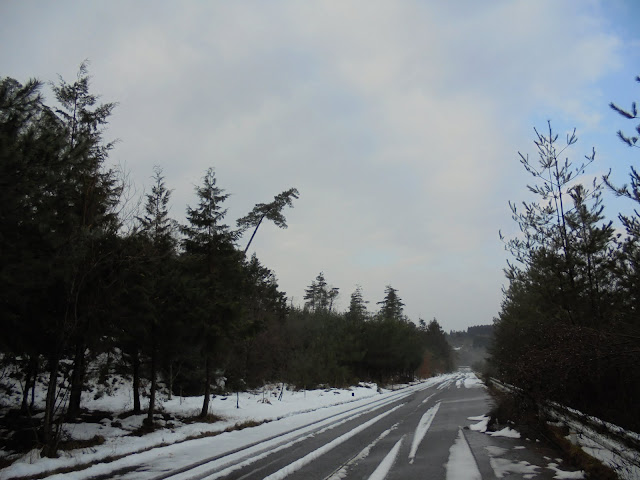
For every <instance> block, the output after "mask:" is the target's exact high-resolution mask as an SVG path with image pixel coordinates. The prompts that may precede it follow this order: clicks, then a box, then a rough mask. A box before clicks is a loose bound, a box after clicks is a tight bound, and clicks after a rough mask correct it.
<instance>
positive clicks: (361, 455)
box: [324, 423, 399, 480]
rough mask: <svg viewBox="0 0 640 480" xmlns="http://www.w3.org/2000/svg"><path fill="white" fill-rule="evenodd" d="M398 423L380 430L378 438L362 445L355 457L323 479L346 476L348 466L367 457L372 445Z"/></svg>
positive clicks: (337, 478) (341, 478) (331, 479)
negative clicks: (364, 445) (382, 430)
mask: <svg viewBox="0 0 640 480" xmlns="http://www.w3.org/2000/svg"><path fill="white" fill-rule="evenodd" d="M398 425H399V423H396V424H395V425H393V426H392V427H391V428H389V429H387V430H385V431H384V432H382V433H381V434H380V435H379V436H378V438H376V439H375V440H374V441H373V442H371V443H370V444H369V445H367V446H366V447H364V448H363V449H362V450H361V451H360V453H358V454H357V455H356V456H355V457H353V458H352V459H351V460H349V461H348V462H347V463H345V464H344V465H342V466H341V467H340V468H339V469H338V470H336V471H335V472H333V473H332V474H331V475H329V476H328V477H326V478H325V479H324V480H343V479H344V478H345V477H346V476H347V471H348V470H349V468H350V467H352V466H353V465H355V464H357V463H358V462H359V461H361V460H363V459H365V458H367V457H368V456H369V454H370V453H371V449H372V448H373V447H375V446H376V445H377V444H378V442H379V441H380V440H382V439H383V438H385V437H386V436H387V435H389V434H390V433H391V432H392V431H393V430H395V429H396V428H397V427H398Z"/></svg>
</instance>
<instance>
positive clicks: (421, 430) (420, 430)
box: [409, 402, 440, 463]
mask: <svg viewBox="0 0 640 480" xmlns="http://www.w3.org/2000/svg"><path fill="white" fill-rule="evenodd" d="M439 408H440V402H438V403H436V404H435V405H434V406H433V407H431V408H430V409H429V410H427V411H426V413H425V414H424V415H423V416H422V418H421V419H420V422H419V423H418V426H417V427H416V431H415V433H414V434H413V442H411V451H410V452H409V463H413V459H414V458H415V456H416V451H417V450H418V447H419V446H420V443H422V440H423V439H424V436H425V435H426V434H427V431H428V430H429V427H431V422H433V419H434V417H435V416H436V413H438V409H439Z"/></svg>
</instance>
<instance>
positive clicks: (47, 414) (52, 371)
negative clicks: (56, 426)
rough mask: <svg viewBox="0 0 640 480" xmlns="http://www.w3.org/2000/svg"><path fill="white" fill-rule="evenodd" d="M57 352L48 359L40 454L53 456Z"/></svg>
mask: <svg viewBox="0 0 640 480" xmlns="http://www.w3.org/2000/svg"><path fill="white" fill-rule="evenodd" d="M59 363H60V360H59V358H58V353H57V352H56V353H53V354H52V355H51V358H50V359H49V385H48V387H47V401H46V404H45V409H44V422H43V426H42V437H43V438H42V439H43V441H44V444H45V446H44V448H43V450H42V454H43V455H44V456H45V457H51V458H53V457H55V456H56V451H57V441H56V436H55V435H54V432H53V421H54V418H53V416H54V414H55V408H56V387H57V383H58V364H59Z"/></svg>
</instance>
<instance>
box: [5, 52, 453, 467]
mask: <svg viewBox="0 0 640 480" xmlns="http://www.w3.org/2000/svg"><path fill="white" fill-rule="evenodd" d="M89 87H90V82H89V75H88V72H87V68H86V65H85V64H83V65H82V66H81V68H80V70H79V73H78V77H77V79H76V81H75V82H73V83H71V84H69V83H67V82H65V81H64V80H60V81H59V83H58V84H56V85H54V86H53V93H54V95H55V99H56V105H55V106H48V105H47V104H45V100H44V98H43V96H42V94H41V92H40V90H41V83H40V82H38V81H35V80H31V81H29V82H27V83H26V84H24V85H22V84H20V83H19V82H17V81H16V80H13V79H11V78H2V79H0V229H1V230H0V322H1V323H0V328H1V331H2V332H3V334H2V335H1V336H0V353H1V354H2V359H3V361H5V362H14V363H16V364H18V365H20V368H21V371H22V377H21V382H22V385H23V386H24V388H23V402H22V413H23V414H25V415H28V414H31V413H32V409H33V404H32V403H33V396H31V398H30V395H29V393H30V391H31V392H32V391H33V388H34V386H35V382H36V378H37V376H38V375H39V374H41V373H42V372H45V373H46V376H47V378H48V387H47V394H46V406H45V411H44V418H43V421H42V425H41V426H40V429H39V441H40V442H41V444H42V445H44V446H45V448H44V450H43V453H44V454H45V455H55V453H56V449H57V443H58V441H59V434H60V431H61V429H60V425H61V421H62V420H63V418H69V417H74V416H76V415H77V414H78V413H79V412H80V410H81V408H82V404H81V401H82V392H83V389H84V386H85V376H86V369H87V364H88V362H91V361H92V360H93V359H95V358H96V357H97V356H98V355H99V354H101V353H105V352H108V353H111V352H114V351H116V350H117V351H119V352H121V353H122V356H123V358H124V360H125V362H126V369H127V371H128V374H129V375H130V376H131V378H132V379H133V400H134V402H133V403H134V405H133V409H134V411H135V412H140V411H141V402H140V397H141V380H142V379H143V378H146V379H147V380H148V384H149V408H148V410H147V414H148V417H147V424H148V425H149V426H152V425H153V414H154V411H155V408H156V391H157V388H158V381H159V379H162V380H163V383H164V384H165V385H166V386H167V388H168V389H169V392H170V393H171V392H178V391H181V392H182V393H184V394H198V395H203V394H204V397H203V405H202V410H201V416H206V415H207V414H208V407H209V405H208V404H209V398H210V395H211V393H212V385H214V384H215V381H216V378H217V377H218V376H222V375H224V376H225V377H226V380H227V387H228V388H233V389H242V388H246V387H249V386H256V385H260V384H262V383H263V382H268V381H284V382H288V383H292V384H294V385H297V386H300V387H305V386H306V387H311V386H314V385H318V384H347V383H350V382H355V381H358V380H393V379H397V378H399V377H404V378H413V376H414V374H415V372H416V370H417V369H418V368H419V367H421V366H422V367H423V368H422V370H423V372H422V373H429V374H431V373H433V372H438V371H444V370H446V369H448V368H450V363H447V362H448V360H447V358H448V357H447V355H449V352H448V350H446V349H445V348H444V346H443V344H442V342H441V340H440V338H442V340H444V335H443V333H442V330H441V329H440V327H439V325H438V324H437V322H435V321H434V322H431V323H430V324H429V325H426V324H425V323H424V322H422V323H421V325H420V326H416V325H414V324H413V323H411V322H409V321H408V319H406V317H404V316H403V314H402V302H401V301H400V299H399V298H398V297H397V295H396V291H395V290H394V289H392V288H391V287H388V289H387V297H385V300H383V302H381V305H382V308H381V310H380V312H379V313H377V314H375V315H374V314H370V313H368V312H367V309H366V305H365V303H364V301H363V300H362V294H361V291H360V290H359V289H357V290H356V292H354V296H352V304H351V307H350V309H349V311H348V312H346V313H337V312H335V311H334V309H333V300H334V299H335V297H336V296H337V292H338V289H335V288H334V289H328V290H327V287H326V285H323V284H322V282H318V281H314V282H313V283H312V286H311V287H309V290H308V292H307V294H308V295H307V296H308V298H307V296H306V300H307V305H306V306H305V308H304V309H296V308H291V307H288V306H287V299H286V296H285V294H284V293H283V292H282V291H280V289H279V287H278V284H277V280H276V277H275V274H274V273H273V272H272V271H271V270H269V269H268V268H267V267H265V266H264V265H262V264H261V263H260V262H259V260H258V259H257V258H256V257H255V256H253V257H251V258H246V256H245V253H246V250H247V249H248V245H247V247H246V248H245V249H244V251H243V250H242V249H241V248H239V246H238V241H239V239H240V237H241V236H242V234H243V233H244V232H245V231H250V232H251V240H252V239H253V238H254V236H255V235H256V232H257V230H258V228H259V227H260V225H261V224H262V222H264V221H265V220H269V221H273V222H274V223H275V224H276V225H278V226H279V227H281V228H285V227H286V226H287V225H286V219H285V217H284V214H283V210H284V208H285V207H291V206H292V205H293V200H294V199H296V198H298V191H297V190H296V189H295V188H291V189H289V190H286V191H285V192H283V193H281V194H279V195H276V196H275V197H274V199H273V201H272V202H270V203H264V204H263V203H261V204H258V205H256V206H255V208H254V209H253V210H252V211H251V212H249V213H248V214H247V215H246V216H245V217H243V218H241V219H239V220H237V222H236V226H235V227H234V228H232V227H230V226H229V225H227V224H225V223H224V222H225V214H226V210H225V208H224V202H225V201H226V200H227V198H228V194H226V193H225V192H224V190H223V189H221V188H220V187H219V186H218V184H217V178H216V176H215V172H214V170H213V169H209V170H207V171H206V173H205V174H204V176H203V178H202V180H201V183H200V185H199V186H197V187H196V189H195V197H196V204H195V206H190V207H188V208H187V215H186V223H185V224H184V225H179V224H178V223H177V222H175V221H174V220H172V219H171V218H170V216H169V203H170V197H171V190H170V189H169V188H168V187H167V186H166V184H165V178H164V176H163V174H162V170H161V169H160V168H156V169H155V170H154V175H153V177H152V178H153V184H152V186H151V189H150V192H149V193H147V194H146V195H145V196H144V198H143V199H142V204H143V206H144V208H143V209H142V210H141V211H140V212H139V214H137V215H135V217H134V218H132V219H128V220H130V221H125V220H127V219H126V214H125V212H126V211H127V209H126V208H125V207H126V205H125V203H126V202H125V200H126V198H125V197H126V196H127V185H126V182H125V176H124V175H122V173H121V172H118V171H115V170H113V169H109V168H107V163H106V161H107V159H108V155H109V152H110V151H111V149H112V148H113V143H109V142H105V141H104V139H103V134H104V129H105V128H106V126H107V123H108V119H109V116H110V115H111V113H112V111H113V109H114V108H115V104H114V103H99V102H98V97H97V96H96V95H94V94H92V93H91V91H90V88H89ZM251 240H250V241H249V243H250V242H251ZM320 277H322V276H319V278H320ZM316 280H318V279H316ZM390 295H391V296H390ZM445 345H446V342H445Z"/></svg>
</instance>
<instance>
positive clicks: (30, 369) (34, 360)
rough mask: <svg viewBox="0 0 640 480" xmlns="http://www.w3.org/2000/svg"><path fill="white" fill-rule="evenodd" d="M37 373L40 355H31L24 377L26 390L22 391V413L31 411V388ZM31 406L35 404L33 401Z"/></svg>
mask: <svg viewBox="0 0 640 480" xmlns="http://www.w3.org/2000/svg"><path fill="white" fill-rule="evenodd" d="M37 375H38V355H31V356H30V357H29V363H28V364H27V371H26V376H25V379H24V391H23V392H22V405H21V406H20V413H22V414H26V413H27V412H28V411H29V390H31V391H33V386H34V385H35V383H36V376H37ZM31 406H33V401H32V402H31Z"/></svg>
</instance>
